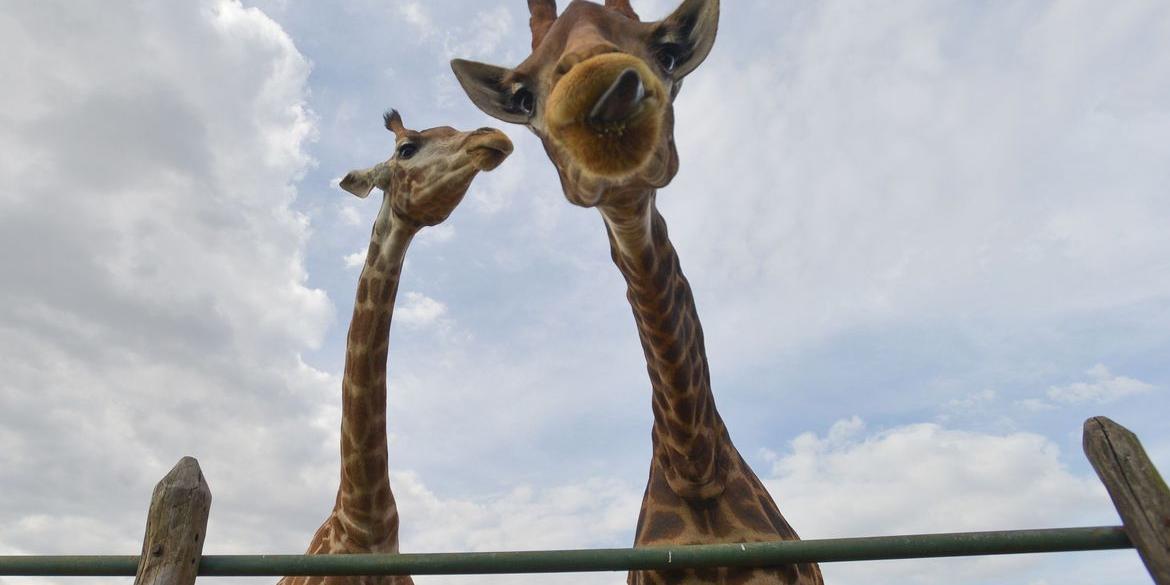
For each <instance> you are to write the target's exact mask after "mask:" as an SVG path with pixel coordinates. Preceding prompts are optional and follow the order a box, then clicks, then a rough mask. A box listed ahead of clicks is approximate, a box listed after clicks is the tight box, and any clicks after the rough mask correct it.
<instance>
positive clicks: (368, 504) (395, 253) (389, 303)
mask: <svg viewBox="0 0 1170 585" xmlns="http://www.w3.org/2000/svg"><path fill="white" fill-rule="evenodd" d="M384 207H389V206H384ZM416 231H417V229H416V228H415V227H413V226H410V225H407V224H406V223H405V222H402V221H400V220H397V219H396V218H395V217H394V214H393V213H392V212H389V210H388V209H384V210H383V212H382V213H380V216H379V218H378V221H377V222H376V223H375V224H374V229H373V234H372V236H371V237H370V248H369V252H368V253H367V255H366V264H365V266H364V267H363V268H362V274H361V277H360V278H359V279H358V288H357V298H356V299H355V300H354V307H353V319H352V320H351V321H350V325H349V334H348V337H347V338H346V351H345V375H344V378H343V380H342V384H341V388H342V399H341V487H340V488H339V489H338V492H337V503H336V506H335V509H334V515H335V517H336V518H337V520H338V524H339V526H338V527H339V528H340V529H341V532H342V533H343V534H344V536H345V538H347V539H348V540H350V541H351V542H352V543H354V544H355V545H357V546H359V547H369V548H371V549H373V548H386V547H389V548H390V549H393V550H396V549H397V539H398V509H397V507H396V505H395V503H394V494H393V493H392V492H391V491H390V478H389V473H388V472H389V470H388V466H387V463H388V460H387V457H388V456H387V450H386V370H387V366H388V364H387V356H388V353H389V343H390V320H391V317H392V316H393V314H394V300H395V297H396V296H397V294H398V281H399V276H400V274H401V273H402V263H403V259H404V257H405V255H406V248H407V246H409V245H410V241H411V239H412V238H413V237H414V234H415V233H416Z"/></svg>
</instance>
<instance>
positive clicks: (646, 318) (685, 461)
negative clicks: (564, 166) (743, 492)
mask: <svg viewBox="0 0 1170 585" xmlns="http://www.w3.org/2000/svg"><path fill="white" fill-rule="evenodd" d="M654 199H655V193H654V192H653V191H651V192H649V193H643V194H639V195H637V196H634V197H632V198H629V199H624V201H626V203H621V204H616V205H606V206H604V207H600V210H601V214H602V217H603V218H604V220H605V226H606V232H607V233H608V235H609V244H610V251H611V253H612V255H613V261H614V263H615V264H617V267H618V269H619V270H620V271H621V273H622V276H623V277H625V279H626V285H627V294H626V297H627V298H628V299H629V301H630V307H631V308H632V309H633V311H634V320H635V322H636V323H637V326H638V337H639V338H640V339H641V341H642V351H643V352H644V353H645V355H646V368H647V370H648V371H649V373H650V385H651V389H652V391H653V402H652V408H653V412H654V428H653V430H652V432H651V436H652V439H653V445H654V446H653V448H654V458H655V460H656V461H657V462H658V464H660V465H661V466H662V468H663V471H664V474H665V479H666V481H667V483H668V484H669V485H670V488H671V490H672V491H674V492H675V493H676V494H678V495H679V496H680V497H683V498H686V499H705V498H712V497H715V496H718V495H719V494H720V493H722V491H723V484H724V481H723V480H724V477H723V473H724V469H723V468H722V467H723V466H721V465H720V464H719V461H718V459H719V453H720V451H721V447H722V445H721V442H723V441H726V440H727V439H726V430H725V428H724V425H723V419H722V418H721V417H720V416H719V413H718V411H716V409H715V400H714V396H713V395H712V394H711V375H710V371H709V369H708V366H707V351H706V349H705V348H704V346H703V328H702V325H701V324H700V323H699V315H698V312H697V311H696V309H695V299H694V296H693V295H692V294H691V286H690V283H688V282H687V279H686V277H685V276H683V273H682V269H681V268H680V267H679V260H678V253H677V252H675V249H674V246H673V245H672V244H671V243H670V238H669V237H668V236H667V231H666V221H665V220H664V219H663V218H662V215H661V214H659V213H658V209H657V207H655V204H654Z"/></svg>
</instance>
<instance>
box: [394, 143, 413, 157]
mask: <svg viewBox="0 0 1170 585" xmlns="http://www.w3.org/2000/svg"><path fill="white" fill-rule="evenodd" d="M416 152H418V146H416V145H414V144H411V143H409V142H407V143H405V144H403V145H402V146H399V147H398V158H400V159H408V158H410V157H412V156H414V153H416Z"/></svg>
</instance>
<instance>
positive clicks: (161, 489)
mask: <svg viewBox="0 0 1170 585" xmlns="http://www.w3.org/2000/svg"><path fill="white" fill-rule="evenodd" d="M210 511H211V488H209V487H208V486H207V481H206V480H204V479H203V472H202V471H201V470H200V469H199V462H198V461H196V460H195V459H194V458H192V457H184V458H182V459H180V460H179V462H178V463H176V464H175V467H174V468H172V469H171V471H170V473H168V474H167V475H166V477H164V478H162V481H160V482H158V485H156V486H155V487H154V495H153V496H152V497H151V499H150V512H149V513H148V514H147V516H146V536H145V537H144V538H143V539H142V556H141V558H140V560H139V561H138V574H137V575H136V576H135V577H134V585H193V584H194V583H195V575H196V574H197V573H198V572H199V559H200V557H201V556H202V555H203V538H204V536H205V535H206V533H207V516H208V513H209V512H210Z"/></svg>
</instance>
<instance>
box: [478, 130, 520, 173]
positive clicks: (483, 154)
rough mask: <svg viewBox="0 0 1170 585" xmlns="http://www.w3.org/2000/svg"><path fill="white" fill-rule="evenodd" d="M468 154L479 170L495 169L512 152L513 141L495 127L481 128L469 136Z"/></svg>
mask: <svg viewBox="0 0 1170 585" xmlns="http://www.w3.org/2000/svg"><path fill="white" fill-rule="evenodd" d="M467 154H468V155H470V156H471V163H472V164H473V165H474V166H475V168H476V169H477V170H480V171H491V170H495V168H496V167H498V166H500V165H501V164H502V163H503V162H504V159H506V158H508V155H510V154H512V141H511V140H509V139H508V136H507V135H505V134H504V133H503V132H500V131H499V130H496V129H495V128H480V129H479V130H476V131H475V132H472V133H471V136H470V137H469V138H468V145H467Z"/></svg>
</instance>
